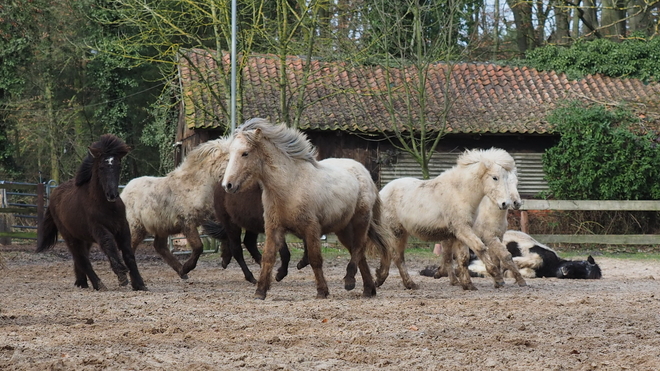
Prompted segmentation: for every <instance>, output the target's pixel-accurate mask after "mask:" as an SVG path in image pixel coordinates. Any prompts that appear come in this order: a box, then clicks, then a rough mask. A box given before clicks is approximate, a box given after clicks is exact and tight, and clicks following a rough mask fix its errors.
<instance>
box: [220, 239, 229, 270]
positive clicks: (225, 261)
mask: <svg viewBox="0 0 660 371" xmlns="http://www.w3.org/2000/svg"><path fill="white" fill-rule="evenodd" d="M231 257H232V251H231V247H229V240H226V239H223V240H221V241H220V259H221V263H220V266H221V267H222V269H227V266H228V265H229V263H231Z"/></svg>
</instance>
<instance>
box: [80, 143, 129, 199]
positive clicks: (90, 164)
mask: <svg viewBox="0 0 660 371" xmlns="http://www.w3.org/2000/svg"><path fill="white" fill-rule="evenodd" d="M130 150H131V149H130V147H129V146H128V145H126V143H124V141H123V140H121V139H119V138H118V137H117V136H115V135H112V134H103V135H101V138H100V139H99V140H98V141H97V142H94V143H92V145H91V146H89V151H87V157H85V159H83V162H82V163H81V164H80V167H79V168H78V172H77V173H76V186H81V185H83V184H85V183H87V182H89V181H90V180H91V179H92V169H93V168H94V161H95V157H94V156H92V152H96V153H97V156H99V157H109V156H117V157H119V158H122V157H124V156H126V154H127V153H128V152H129V151H130Z"/></svg>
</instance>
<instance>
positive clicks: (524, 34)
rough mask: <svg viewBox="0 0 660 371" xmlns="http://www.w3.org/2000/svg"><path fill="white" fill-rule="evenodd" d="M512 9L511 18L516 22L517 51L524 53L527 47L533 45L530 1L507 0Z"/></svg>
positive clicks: (532, 46) (531, 47)
mask: <svg viewBox="0 0 660 371" xmlns="http://www.w3.org/2000/svg"><path fill="white" fill-rule="evenodd" d="M507 4H509V7H510V8H511V11H513V20H514V22H515V24H516V31H517V33H516V41H517V43H518V51H519V52H520V54H525V52H526V51H527V50H528V49H533V48H534V47H535V41H534V39H535V38H534V26H533V24H532V3H531V2H527V1H522V0H507Z"/></svg>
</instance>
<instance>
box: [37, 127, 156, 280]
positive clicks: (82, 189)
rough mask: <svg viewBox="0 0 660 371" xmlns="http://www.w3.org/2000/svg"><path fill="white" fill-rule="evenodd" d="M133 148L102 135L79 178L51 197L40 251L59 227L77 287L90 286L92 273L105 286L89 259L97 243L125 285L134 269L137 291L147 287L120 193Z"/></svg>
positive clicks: (93, 147)
mask: <svg viewBox="0 0 660 371" xmlns="http://www.w3.org/2000/svg"><path fill="white" fill-rule="evenodd" d="M129 150H130V149H129V148H128V146H127V145H126V144H125V143H124V142H123V141H122V140H121V139H119V138H117V137H116V136H114V135H111V134H105V135H103V136H101V139H100V140H99V141H98V142H95V143H93V144H92V145H91V146H90V147H89V154H88V155H87V157H86V158H85V159H84V160H83V162H82V164H81V165H80V168H79V169H78V173H77V174H76V178H75V181H74V180H73V179H72V180H69V181H67V182H64V183H62V184H61V185H60V186H58V187H57V188H55V190H54V191H53V193H52V194H51V196H50V201H49V204H48V209H47V210H46V215H45V217H44V221H43V230H44V232H43V238H42V239H41V240H39V241H38V242H37V252H40V251H44V250H46V249H48V248H50V247H52V246H53V245H54V244H55V243H56V242H57V232H58V231H59V233H60V234H61V235H62V238H64V241H65V242H66V245H67V247H68V248H69V251H70V252H71V255H73V268H74V271H75V273H76V282H75V285H76V286H78V287H83V288H87V287H89V286H88V283H87V278H89V280H90V281H91V282H92V287H94V289H95V290H105V289H106V287H105V285H104V284H103V282H101V279H100V278H99V277H98V276H97V275H96V273H95V272H94V269H93V268H92V264H91V262H90V261H89V251H90V248H91V246H92V243H94V242H96V243H97V244H98V245H99V247H100V248H101V250H103V252H104V253H105V254H106V255H107V256H108V259H109V260H110V266H111V267H112V270H113V271H114V272H115V274H116V275H117V277H118V278H119V283H120V284H121V285H122V286H123V285H126V284H128V279H127V278H126V272H129V273H130V276H131V285H132V286H133V289H134V290H146V289H147V288H146V287H145V285H144V281H143V280H142V277H141V276H140V273H139V272H138V268H137V264H136V263H135V255H134V254H133V250H132V249H131V245H130V242H131V231H130V229H129V227H128V223H127V221H126V209H125V207H124V203H123V202H122V200H121V199H120V198H119V174H120V172H121V159H122V158H123V157H124V156H126V154H127V153H128V152H129ZM119 251H121V254H122V257H123V260H124V262H123V263H122V261H121V259H120V257H119ZM124 263H125V265H124ZM127 267H128V268H127Z"/></svg>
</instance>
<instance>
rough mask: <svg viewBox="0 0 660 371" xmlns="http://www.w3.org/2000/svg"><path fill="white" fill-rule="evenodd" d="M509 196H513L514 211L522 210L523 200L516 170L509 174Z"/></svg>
mask: <svg viewBox="0 0 660 371" xmlns="http://www.w3.org/2000/svg"><path fill="white" fill-rule="evenodd" d="M508 179H509V194H510V195H511V206H512V207H513V209H514V210H518V209H520V207H521V206H522V199H521V198H520V193H518V172H517V171H516V169H514V170H513V171H511V172H509V178H508Z"/></svg>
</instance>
